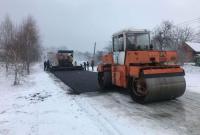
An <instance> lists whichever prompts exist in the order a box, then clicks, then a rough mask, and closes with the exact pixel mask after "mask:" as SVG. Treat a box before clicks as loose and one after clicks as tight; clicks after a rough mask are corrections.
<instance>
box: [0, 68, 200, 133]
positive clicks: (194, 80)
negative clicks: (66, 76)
mask: <svg viewBox="0 0 200 135" xmlns="http://www.w3.org/2000/svg"><path fill="white" fill-rule="evenodd" d="M184 68H185V70H186V81H187V92H186V94H185V96H183V97H181V98H180V99H178V100H175V101H169V102H164V103H156V104H150V105H145V106H144V105H140V104H137V103H135V102H133V101H132V100H131V98H130V97H129V96H128V95H125V94H120V93H118V92H113V93H105V94H100V93H98V92H94V93H88V94H82V95H70V94H68V89H69V88H68V87H67V86H66V85H64V84H63V83H62V82H60V81H59V80H58V79H56V78H55V77H54V76H53V75H51V74H48V73H45V72H43V71H42V68H41V67H40V66H39V65H35V66H34V67H33V74H32V75H30V76H28V77H27V79H26V80H25V81H24V82H23V85H19V86H17V87H15V86H12V81H11V77H10V76H8V77H6V76H5V74H4V72H1V73H0V86H1V87H0V96H1V98H0V135H49V134H50V135H66V134H70V135H76V134H77V135H84V134H85V135H111V134H113V135H129V134H130V135H133V134H134V135H160V134H162V135H171V134H172V135H178V134H182V135H183V134H194V135H195V134H199V133H200V128H199V127H200V123H199V119H200V115H199V112H200V94H198V93H200V83H199V82H200V68H199V67H193V66H191V65H187V66H184ZM1 71H3V69H1ZM189 91H192V92H198V93H196V94H195V93H192V92H189Z"/></svg>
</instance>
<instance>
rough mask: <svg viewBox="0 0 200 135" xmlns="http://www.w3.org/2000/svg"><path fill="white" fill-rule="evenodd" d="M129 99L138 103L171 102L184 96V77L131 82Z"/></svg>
mask: <svg viewBox="0 0 200 135" xmlns="http://www.w3.org/2000/svg"><path fill="white" fill-rule="evenodd" d="M131 82H132V83H131V86H130V87H131V88H130V90H131V97H132V98H133V100H134V101H136V102H139V103H142V104H143V103H149V102H154V101H164V100H172V99H175V98H177V97H180V96H182V95H183V94H184V92H185V88H186V83H185V79H184V76H163V77H155V78H139V79H134V80H132V81H131Z"/></svg>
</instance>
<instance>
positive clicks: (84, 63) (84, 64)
mask: <svg viewBox="0 0 200 135" xmlns="http://www.w3.org/2000/svg"><path fill="white" fill-rule="evenodd" d="M83 66H84V70H85V71H86V62H83Z"/></svg>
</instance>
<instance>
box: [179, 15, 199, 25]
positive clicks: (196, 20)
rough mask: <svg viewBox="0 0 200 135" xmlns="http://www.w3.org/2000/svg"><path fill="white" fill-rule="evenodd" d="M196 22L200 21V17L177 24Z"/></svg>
mask: <svg viewBox="0 0 200 135" xmlns="http://www.w3.org/2000/svg"><path fill="white" fill-rule="evenodd" d="M196 22H200V17H199V18H196V19H192V20H188V21H184V22H181V23H178V24H176V25H186V24H192V23H196Z"/></svg>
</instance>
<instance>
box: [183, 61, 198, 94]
mask: <svg viewBox="0 0 200 135" xmlns="http://www.w3.org/2000/svg"><path fill="white" fill-rule="evenodd" d="M183 68H184V70H185V80H186V89H187V90H188V91H192V92H197V93H200V67H197V66H194V65H193V64H185V65H184V66H183Z"/></svg>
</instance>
